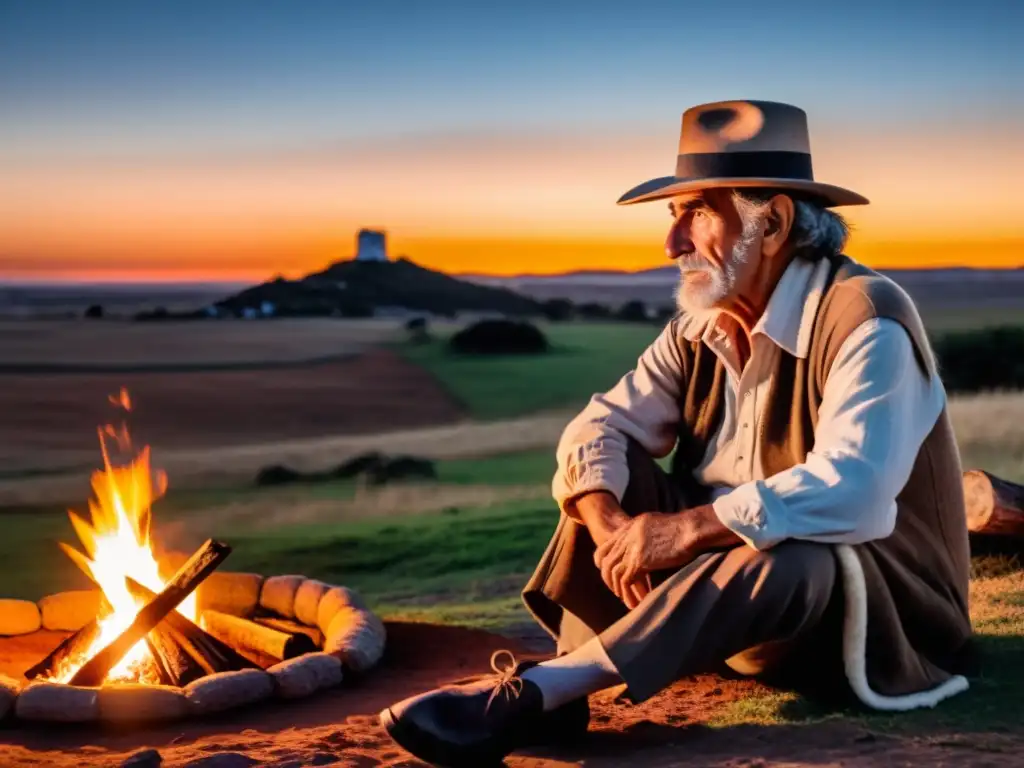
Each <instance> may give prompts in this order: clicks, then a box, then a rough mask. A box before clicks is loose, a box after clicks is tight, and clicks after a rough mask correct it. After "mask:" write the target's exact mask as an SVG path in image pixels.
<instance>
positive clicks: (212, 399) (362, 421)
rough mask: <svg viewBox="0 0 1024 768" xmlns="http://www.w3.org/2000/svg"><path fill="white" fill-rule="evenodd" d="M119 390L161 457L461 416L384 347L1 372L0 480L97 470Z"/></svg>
mask: <svg viewBox="0 0 1024 768" xmlns="http://www.w3.org/2000/svg"><path fill="white" fill-rule="evenodd" d="M120 387H126V388H127V389H128V391H129V393H130V395H131V398H132V401H133V408H132V412H131V414H130V423H129V429H130V430H131V433H132V435H133V437H134V439H135V440H136V441H137V444H142V443H145V444H150V445H153V446H155V448H156V449H157V450H160V451H163V450H167V451H174V450H182V449H188V450H195V449H203V448H208V447H224V446H238V445H241V446H248V445H254V444H256V445H258V444H268V443H280V442H281V441H287V440H295V439H301V438H317V437H325V436H330V435H337V434H354V433H367V432H371V433H376V432H380V431H387V430H395V429H399V428H403V427H416V426H427V425H432V424H444V423H450V422H452V421H455V420H458V419H459V418H460V416H461V414H462V409H461V407H460V406H459V404H458V403H457V402H455V400H454V399H453V398H452V397H450V396H449V395H448V394H447V392H446V391H445V390H443V389H442V388H441V387H439V386H438V385H437V383H436V381H435V379H434V378H433V377H431V376H430V375H429V374H427V373H426V372H424V371H423V369H421V368H419V367H417V366H414V365H410V364H409V363H407V362H405V361H404V360H402V359H401V358H400V357H399V356H397V355H395V354H394V353H392V352H390V351H388V350H385V349H378V350H373V351H371V352H367V353H365V354H361V355H358V356H355V357H353V358H351V359H347V360H338V361H335V362H329V363H321V364H316V365H303V366H300V367H285V368H270V369H264V370H255V371H249V370H241V371H204V372H195V373H125V374H118V375H116V376H115V375H110V374H69V375H56V374H54V375H27V374H26V375H8V376H0V412H2V413H3V414H4V418H3V420H2V421H0V446H2V447H0V466H2V467H3V469H2V470H0V476H2V475H5V474H6V475H7V476H8V477H10V476H12V475H13V476H18V475H24V474H26V473H29V474H31V473H32V472H40V471H45V470H54V469H65V468H77V467H83V466H85V467H89V466H91V465H93V464H94V462H95V461H96V460H97V457H98V443H97V436H96V428H97V426H99V425H102V424H108V423H111V422H113V423H114V424H115V425H117V424H119V423H120V421H121V419H122V417H123V414H122V413H120V412H117V411H115V410H114V408H112V407H111V406H110V404H109V403H108V399H107V398H108V396H109V395H111V394H116V393H117V392H118V390H119V388H120Z"/></svg>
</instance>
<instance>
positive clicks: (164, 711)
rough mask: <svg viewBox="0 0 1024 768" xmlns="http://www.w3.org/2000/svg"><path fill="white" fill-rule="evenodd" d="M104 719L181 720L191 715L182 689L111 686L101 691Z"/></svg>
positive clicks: (124, 720) (127, 684)
mask: <svg viewBox="0 0 1024 768" xmlns="http://www.w3.org/2000/svg"><path fill="white" fill-rule="evenodd" d="M99 700H100V719H101V720H107V721H110V722H127V721H142V722H156V721H166V720H178V719H180V718H182V717H185V715H187V714H188V702H187V701H186V700H185V694H184V693H183V692H182V690H181V689H180V688H177V687H175V686H171V685H141V684H138V683H126V684H121V683H111V684H109V685H104V686H103V687H102V688H100V696H99Z"/></svg>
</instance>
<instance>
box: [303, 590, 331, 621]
mask: <svg viewBox="0 0 1024 768" xmlns="http://www.w3.org/2000/svg"><path fill="white" fill-rule="evenodd" d="M330 588H331V585H330V584H325V583H324V582H322V581H317V580H316V579H306V580H305V581H304V582H302V584H301V585H300V586H299V588H298V590H297V591H296V592H295V618H296V619H298V620H299V621H301V622H302V623H303V624H305V625H306V626H307V627H315V626H316V612H317V608H318V607H319V606H320V598H322V597H323V596H324V594H325V593H326V592H327V591H328V590H329V589H330Z"/></svg>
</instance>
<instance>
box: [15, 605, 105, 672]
mask: <svg viewBox="0 0 1024 768" xmlns="http://www.w3.org/2000/svg"><path fill="white" fill-rule="evenodd" d="M99 636H100V623H99V620H98V619H93V620H92V621H90V622H89V623H88V624H86V625H85V626H84V627H82V628H81V629H80V630H78V631H77V632H75V633H74V634H73V635H68V636H67V637H66V638H64V640H63V641H61V643H60V645H58V646H57V647H56V648H54V649H53V650H52V651H50V653H49V655H47V656H46V658H45V659H43V660H42V661H40V662H39V663H38V664H36V665H35V666H34V667H31V668H30V669H28V670H27V671H26V672H25V677H26V678H28V679H29V680H35V679H36V678H37V677H52V676H53V675H55V674H57V672H58V670H60V668H61V667H62V666H63V665H64V663H65V662H66V661H67V660H68V659H73V658H75V657H76V656H79V655H81V654H83V653H85V652H86V651H88V650H89V647H90V646H91V645H92V644H93V642H94V641H95V640H96V638H97V637H99Z"/></svg>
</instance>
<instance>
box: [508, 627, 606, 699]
mask: <svg viewBox="0 0 1024 768" xmlns="http://www.w3.org/2000/svg"><path fill="white" fill-rule="evenodd" d="M523 679H524V680H529V681H531V682H533V683H535V684H536V685H537V687H538V688H540V692H541V695H542V696H543V697H544V711H545V712H549V711H551V710H552V709H557V708H558V707H560V706H562V705H563V704H568V703H569V702H570V701H572V700H574V699H578V698H581V697H583V696H588V695H590V694H591V693H594V692H596V691H601V690H604V689H605V688H611V687H612V686H613V685H618V684H619V683H621V682H622V678H621V677H619V673H618V672H617V671H616V669H615V665H614V664H612V661H611V659H609V658H608V654H607V653H605V650H604V646H602V645H601V642H600V640H598V639H597V638H596V637H595V638H593V639H591V640H588V641H587V642H586V643H584V644H583V645H581V646H580V647H579V648H577V649H576V650H575V651H573V652H572V653H567V654H565V655H564V656H559V657H558V658H556V659H551V660H550V661H545V662H542V663H541V664H539V665H537V666H536V667H530V668H529V669H528V670H526V671H525V672H524V673H523Z"/></svg>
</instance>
